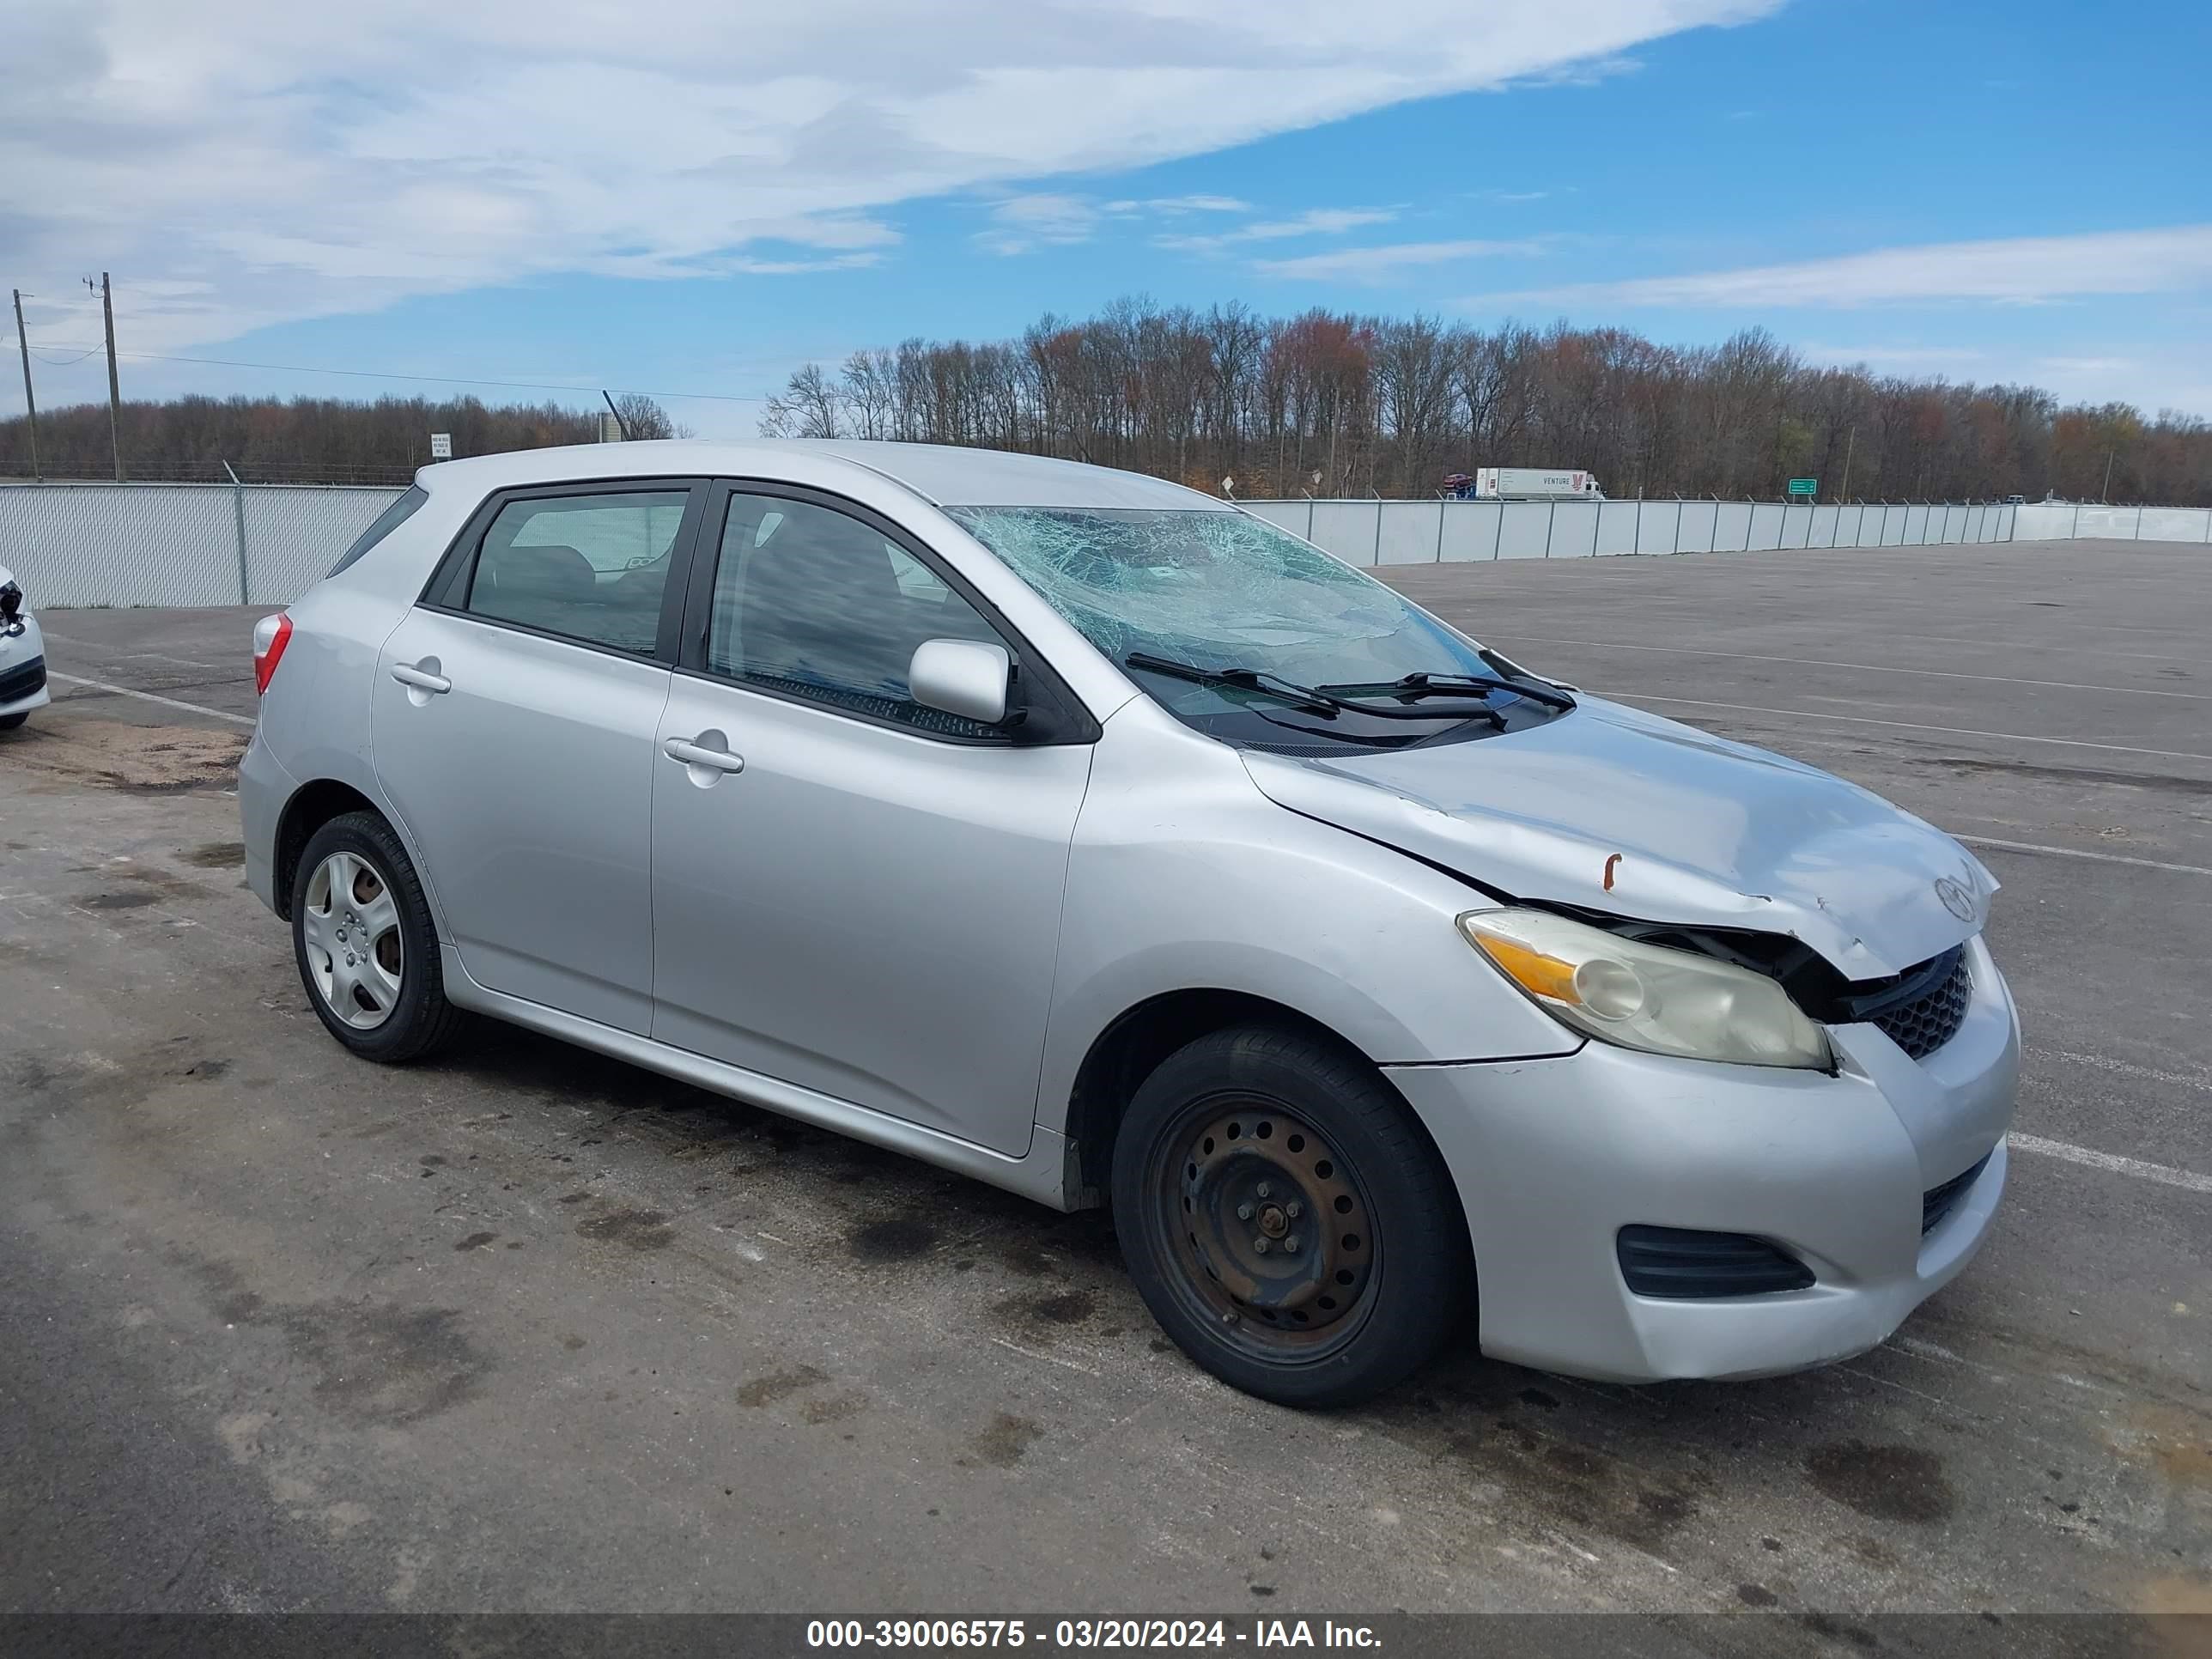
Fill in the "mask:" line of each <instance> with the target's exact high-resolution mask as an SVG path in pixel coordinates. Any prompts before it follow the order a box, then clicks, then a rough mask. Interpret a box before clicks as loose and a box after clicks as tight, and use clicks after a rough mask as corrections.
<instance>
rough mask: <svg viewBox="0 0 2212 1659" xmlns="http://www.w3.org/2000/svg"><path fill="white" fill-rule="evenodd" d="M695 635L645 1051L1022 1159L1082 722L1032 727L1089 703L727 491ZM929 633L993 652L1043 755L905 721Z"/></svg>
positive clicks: (950, 610)
mask: <svg viewBox="0 0 2212 1659" xmlns="http://www.w3.org/2000/svg"><path fill="white" fill-rule="evenodd" d="M689 616H690V622H687V623H686V627H685V635H686V637H685V639H684V647H683V652H682V658H681V666H680V667H679V669H678V672H677V675H676V678H675V682H674V685H673V688H672V690H671V693H670V696H669V699H668V705H667V708H666V710H665V714H663V715H662V718H661V721H660V729H659V738H660V752H659V755H658V757H656V759H655V761H654V763H653V959H654V964H655V968H654V987H653V990H654V1012H653V1036H655V1037H657V1038H659V1039H660V1040H661V1041H663V1042H669V1043H672V1044H674V1045H676V1046H677V1047H678V1048H687V1049H690V1050H692V1051H693V1052H695V1053H698V1054H708V1055H712V1056H713V1057H714V1058H716V1059H718V1060H728V1061H731V1062H732V1063H734V1064H736V1065H738V1066H744V1067H746V1068H748V1069H750V1070H752V1071H757V1072H760V1073H765V1074H767V1075H769V1076H770V1077H775V1078H779V1079H783V1080H784V1081H786V1082H789V1083H795V1084H798V1085H801V1086H803V1087H805V1088H808V1089H811V1090H815V1091H817V1092H819V1093H823V1094H826V1095H829V1096H833V1097H836V1098H838V1099H841V1100H845V1101H849V1102H853V1103H857V1104H860V1105H863V1106H866V1107H870V1108H872V1109H875V1110H877V1111H880V1112H884V1113H887V1114H889V1115H893V1116H896V1117H901V1118H905V1119H908V1120H909V1121H914V1122H917V1123H921V1124H925V1125H927V1126H928V1127H931V1128H934V1129H938V1130H941V1131H943V1132H945V1133H948V1134H952V1135H956V1136H957V1137H959V1138H960V1139H963V1140H968V1141H971V1142H975V1143H977V1144H980V1145H982V1146H988V1147H991V1148H992V1149H993V1150H994V1151H997V1152H1008V1153H1019V1152H1023V1151H1024V1150H1025V1149H1026V1148H1027V1147H1028V1146H1029V1142H1030V1127H1031V1124H1032V1122H1033V1121H1034V1118H1035V1115H1036V1090H1037V1071H1038V1066H1039V1064H1040V1061H1041V1060H1042V1053H1043V1044H1044V1028H1045V1016H1046V1013H1047V1010H1048V1005H1049V1002H1050V999H1051V994H1052V975H1053V967H1054V957H1055V955H1056V952H1057V950H1058V946H1059V939H1060V894H1061V890H1062V888H1063V886H1064V884H1065V882H1066V873H1067V860H1068V848H1069V842H1070V840H1071V838H1072V836H1073V832H1074V825H1075V816H1076V811H1077V809H1078V808H1079V806H1080V805H1082V801H1083V792H1084V787H1085V783H1086V781H1087V780H1088V778H1089V776H1090V769H1091V749H1090V746H1089V742H1088V740H1087V739H1088V738H1090V737H1093V736H1095V735H1096V727H1095V726H1091V727H1090V728H1089V730H1088V731H1087V732H1085V730H1084V729H1083V722H1082V721H1081V720H1057V719H1055V720H1048V719H1047V718H1046V713H1045V710H1046V705H1047V702H1049V703H1050V706H1051V707H1052V708H1054V709H1055V710H1058V711H1060V712H1061V713H1066V711H1071V710H1078V709H1079V705H1077V704H1076V703H1075V702H1074V700H1073V696H1072V695H1071V694H1069V693H1067V692H1066V690H1065V688H1062V687H1060V686H1058V684H1057V682H1056V680H1055V679H1054V678H1053V677H1052V675H1051V671H1050V670H1049V668H1048V666H1046V665H1044V664H1043V663H1042V662H1041V661H1040V660H1039V659H1037V657H1036V653H1035V652H1034V651H1033V650H1031V649H1030V648H1029V647H1026V646H1025V645H1024V642H1023V641H1021V640H1020V638H1019V637H1018V635H1013V634H1012V632H1011V631H1010V630H1008V629H1006V628H1005V626H1004V625H1003V623H1000V621H999V620H998V619H997V618H996V617H994V616H992V615H990V614H987V607H986V606H984V605H983V603H982V602H981V599H978V598H976V597H975V596H973V595H970V594H969V593H967V592H965V591H963V587H962V586H961V585H960V584H959V582H958V581H957V579H956V578H955V577H954V575H953V574H952V573H951V572H950V571H949V570H948V569H947V568H945V566H944V565H943V564H942V562H940V561H939V560H938V559H937V558H936V556H934V555H933V553H931V551H930V550H928V549H927V548H926V547H924V546H922V545H921V544H920V543H919V542H918V541H915V539H913V538H910V537H908V536H907V535H906V534H905V533H904V532H902V531H900V530H899V529H898V528H897V527H896V526H893V525H891V524H890V523H889V522H888V521H887V520H882V519H880V518H878V517H875V516H873V515H872V514H869V513H866V511H865V510H864V509H861V508H860V507H856V506H854V505H853V504H852V503H849V502H844V501H839V500H838V499H836V498H835V497H829V496H823V495H815V494H813V493H811V492H807V491H803V490H795V489H793V490H782V489H779V488H778V487H777V486H774V485H767V484H738V485H734V486H725V487H724V488H723V489H721V490H720V492H718V495H717V499H716V501H715V504H714V507H712V508H710V509H709V511H708V515H707V522H706V527H705V529H704V531H703V532H702V537H701V541H700V548H699V553H698V558H697V560H696V564H695V568H694V571H693V575H692V589H691V607H690V611H689ZM943 638H957V639H969V640H981V641H997V642H999V643H1002V644H1004V645H1005V646H1006V647H1007V649H1008V650H1009V652H1010V653H1012V658H1013V660H1014V662H1015V664H1016V665H1017V668H1016V674H1017V678H1018V684H1021V685H1022V687H1023V688H1024V695H1025V696H1028V697H1029V698H1030V700H1031V701H1032V702H1033V703H1034V704H1035V713H1034V715H1033V723H1032V724H1031V726H1030V732H1032V733H1033V734H1034V735H1035V736H1036V737H1051V738H1054V739H1055V740H1051V741H1030V742H1017V741H1015V740H1014V738H1012V736H1010V735H1009V734H1008V732H1005V731H1002V730H993V729H990V728H987V727H984V726H979V725H977V724H975V722H974V721H971V720H963V719H961V718H960V717H958V716H957V715H951V714H943V713H940V712H939V711H937V710H934V709H930V708H922V707H921V706H920V705H919V704H917V703H915V702H914V701H913V699H912V698H911V697H910V696H908V694H907V680H906V674H907V665H908V661H909V659H911V658H912V656H913V654H914V650H915V647H916V646H918V645H920V644H921V643H922V642H923V641H925V640H930V639H943ZM1062 699H1064V700H1065V701H1064V702H1063V701H1060V700H1062ZM1085 719H1087V717H1085Z"/></svg>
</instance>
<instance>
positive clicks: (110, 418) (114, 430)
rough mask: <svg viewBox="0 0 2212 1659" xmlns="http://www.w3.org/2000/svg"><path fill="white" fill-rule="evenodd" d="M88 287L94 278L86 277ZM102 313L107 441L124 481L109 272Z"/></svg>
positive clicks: (102, 292) (104, 279)
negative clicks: (105, 369)
mask: <svg viewBox="0 0 2212 1659" xmlns="http://www.w3.org/2000/svg"><path fill="white" fill-rule="evenodd" d="M84 285H85V287H86V289H90V288H91V287H92V278H91V277H89V276H88V277H86V278H85V279H84ZM100 316H101V317H102V318H103V319H105V320H106V325H107V442H108V447H110V448H111V449H112V451H113V452H114V454H115V482H116V483H122V482H123V412H122V410H123V392H122V390H121V389H120V388H119V387H118V386H117V384H116V380H115V302H114V301H113V300H112V298H110V297H109V295H108V291H107V273H106V271H104V270H103V271H101V272H100Z"/></svg>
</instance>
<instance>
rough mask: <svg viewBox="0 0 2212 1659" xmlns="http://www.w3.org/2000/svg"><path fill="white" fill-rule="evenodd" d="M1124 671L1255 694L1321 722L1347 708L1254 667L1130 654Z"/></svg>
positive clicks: (1122, 661) (1304, 686) (1325, 694)
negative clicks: (1214, 665)
mask: <svg viewBox="0 0 2212 1659" xmlns="http://www.w3.org/2000/svg"><path fill="white" fill-rule="evenodd" d="M1121 665H1122V666H1123V667H1125V668H1135V669H1139V670H1141V671H1144V672H1146V673H1148V674H1166V675H1168V676H1170V678H1175V679H1179V680H1191V681H1194V682H1195V683H1196V684H1200V685H1233V686H1235V687H1237V690H1240V691H1257V692H1260V693H1261V694H1263V695H1264V696H1270V697H1274V698H1277V699H1279V700H1280V701H1281V702H1286V703H1289V704H1291V706H1293V707H1294V708H1303V709H1304V710H1305V711H1306V713H1308V714H1313V715H1317V716H1318V717H1320V718H1321V719H1322V720H1334V719H1335V718H1336V715H1337V711H1338V710H1339V709H1340V708H1346V707H1348V706H1349V705H1347V704H1346V703H1345V702H1343V701H1342V700H1341V699H1340V698H1337V697H1332V696H1329V695H1328V693H1326V692H1323V691H1317V690H1315V689H1314V688H1313V687H1311V686H1308V685H1300V684H1297V681H1295V680H1286V679H1284V678H1281V677H1280V676H1279V675H1274V674H1270V673H1267V672H1265V671H1262V670H1260V669H1257V668H1200V667H1198V666H1197V665H1194V664H1192V663H1187V662H1177V661H1176V660H1175V659H1174V658H1172V657H1156V656H1154V655H1153V654H1152V653H1151V652H1149V651H1132V652H1131V653H1129V654H1128V655H1127V656H1126V657H1124V658H1122V659H1121Z"/></svg>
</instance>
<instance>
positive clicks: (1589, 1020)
mask: <svg viewBox="0 0 2212 1659" xmlns="http://www.w3.org/2000/svg"><path fill="white" fill-rule="evenodd" d="M1459 927H1460V932H1462V933H1465V934H1466V935H1467V939H1468V943H1469V944H1470V945H1474V948H1475V949H1476V950H1478V951H1481V952H1482V954H1483V955H1484V956H1486V957H1488V958H1489V959H1490V961H1491V962H1492V964H1493V965H1495V966H1496V968H1497V969H1498V972H1500V973H1502V974H1504V975H1505V977H1506V978H1508V979H1510V980H1511V981H1513V983H1514V984H1515V985H1516V986H1518V987H1520V988H1521V989H1522V991H1523V992H1525V993H1526V994H1528V997H1529V999H1530V1000H1532V1001H1534V1003H1535V1005H1536V1006H1538V1007H1540V1008H1541V1009H1542V1010H1543V1011H1544V1012H1546V1013H1547V1014H1549V1015H1551V1016H1552V1018H1554V1019H1556V1020H1558V1021H1559V1023H1560V1024H1563V1025H1570V1026H1572V1027H1573V1028H1574V1029H1575V1030H1577V1031H1581V1032H1583V1033H1585V1034H1587V1035H1588V1036H1594V1037H1596V1038H1597V1039H1599V1041H1601V1042H1612V1043H1617V1044H1619V1045H1620V1047H1622V1048H1642V1049H1644V1050H1645V1051H1646V1052H1647V1053H1650V1054H1679V1055H1680V1056H1682V1057H1683V1058H1684V1059H1687V1060H1730V1061H1733V1062H1735V1064H1737V1065H1740V1066H1804V1067H1807V1068H1809V1069H1812V1070H1816V1071H1824V1072H1825V1071H1830V1070H1832V1069H1833V1068H1834V1066H1835V1057H1834V1055H1833V1054H1832V1053H1831V1052H1830V1051H1829V1048H1828V1038H1827V1034H1826V1032H1825V1031H1823V1030H1821V1029H1820V1026H1819V1025H1818V1024H1814V1022H1813V1021H1812V1020H1810V1019H1808V1018H1806V1017H1805V1015H1804V1013H1803V1012H1802V1010H1800V1009H1799V1008H1798V1006H1797V1005H1796V1003H1794V1002H1792V1001H1790V997H1789V994H1788V993H1787V992H1785V991H1784V990H1783V988H1782V987H1781V986H1780V985H1778V984H1777V983H1776V982H1775V981H1772V980H1771V979H1769V978H1767V977H1766V976H1765V975H1764V974H1755V973H1753V972H1752V971H1751V969H1748V968H1739V967H1737V966H1736V965H1735V963H1728V962H1720V961H1717V960H1716V959H1714V958H1713V957H1703V956H1699V955H1697V954H1695V953H1694V952H1692V951H1674V950H1669V949H1668V947H1667V946H1665V945H1645V944H1643V943H1641V942H1640V941H1638V940H1636V939H1623V938H1621V937H1620V935H1619V934H1617V933H1607V932H1606V931H1605V930H1604V929H1603V928H1601V927H1590V926H1589V925H1588V924H1587V923H1585V922H1579V921H1569V920H1568V919H1567V918H1566V917H1565V916H1559V915H1553V914H1552V913H1551V912H1550V911H1548V910H1470V911H1468V914H1467V915H1463V916H1462V917H1461V918H1460V919H1459Z"/></svg>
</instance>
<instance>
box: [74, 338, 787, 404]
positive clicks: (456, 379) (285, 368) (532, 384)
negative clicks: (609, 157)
mask: <svg viewBox="0 0 2212 1659" xmlns="http://www.w3.org/2000/svg"><path fill="white" fill-rule="evenodd" d="M81 344H82V342H81V341H77V340H41V341H40V343H39V344H38V345H37V346H36V347H34V348H33V352H34V353H35V352H36V351H39V350H46V351H53V350H63V351H68V350H72V349H76V347H77V346H79V345H81ZM99 349H100V347H99V346H98V345H97V344H94V345H91V346H88V347H86V348H85V353H84V355H85V356H87V357H88V356H91V355H92V354H93V353H94V352H95V351H98V350H99ZM116 356H118V357H137V358H143V359H145V360H147V361H148V362H157V363H199V364H204V365H205V366H207V367H209V368H258V369H263V370H266V371H268V372H270V373H271V374H342V375H344V376H346V377H348V378H349V379H354V380H409V381H415V382H418V383H421V384H423V385H429V386H499V387H502V388H504V389H505V390H507V391H510V392H577V393H580V394H581V395H583V396H586V397H589V396H592V395H593V394H595V393H597V392H599V390H600V388H599V387H598V386H563V385H561V384H560V383H558V382H556V381H551V380H469V379H466V378H465V377H463V376H461V375H458V374H392V373H391V372H389V371H388V370H384V369H375V368H318V367H315V366H313V365H312V364H307V363H248V362H239V361H238V360H236V359H234V358H230V357H179V356H170V355H167V354H165V353H162V352H159V351H118V353H116ZM48 361H51V360H50V359H47V358H43V357H42V358H40V362H48ZM82 361H83V358H82V357H78V358H71V359H70V362H82ZM607 389H608V390H610V391H614V392H621V393H622V394H623V396H625V397H639V398H675V399H678V400H679V401H683V400H689V401H693V402H698V403H716V404H764V403H766V402H768V401H769V399H768V397H767V396H766V395H765V394H763V395H762V396H758V397H753V396H740V395H738V394H735V393H732V392H645V391H641V390H639V389H638V388H636V387H634V386H612V387H609V388H607Z"/></svg>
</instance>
